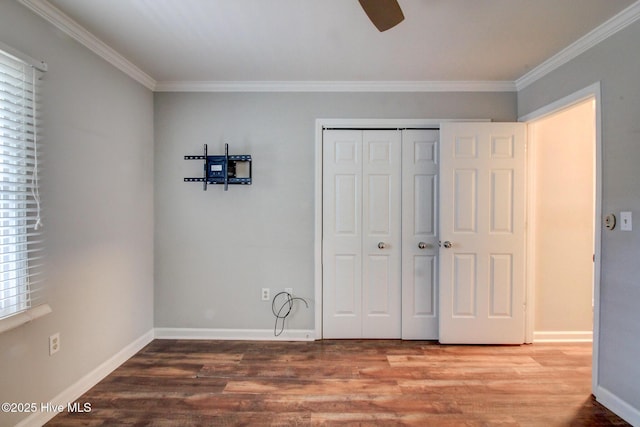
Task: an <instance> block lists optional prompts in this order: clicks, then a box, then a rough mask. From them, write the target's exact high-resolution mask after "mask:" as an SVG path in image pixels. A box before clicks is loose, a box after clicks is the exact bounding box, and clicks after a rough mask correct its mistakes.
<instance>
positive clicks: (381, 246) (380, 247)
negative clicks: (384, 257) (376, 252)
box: [378, 242, 387, 249]
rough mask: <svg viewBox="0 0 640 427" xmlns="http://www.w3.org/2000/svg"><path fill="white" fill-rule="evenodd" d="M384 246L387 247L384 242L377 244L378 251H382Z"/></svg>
mask: <svg viewBox="0 0 640 427" xmlns="http://www.w3.org/2000/svg"><path fill="white" fill-rule="evenodd" d="M385 246H387V245H385V244H384V242H380V243H378V249H384V248H385Z"/></svg>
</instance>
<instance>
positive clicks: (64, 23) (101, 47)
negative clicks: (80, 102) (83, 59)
mask: <svg viewBox="0 0 640 427" xmlns="http://www.w3.org/2000/svg"><path fill="white" fill-rule="evenodd" d="M19 1H20V3H21V4H23V5H24V6H26V7H27V8H29V9H31V10H32V11H33V12H35V13H36V14H38V15H40V16H41V17H42V18H44V19H45V20H46V21H48V22H49V23H51V24H53V25H54V26H55V27H56V28H58V29H59V30H61V31H63V32H64V33H65V34H67V35H69V36H70V37H71V38H73V39H75V40H76V41H78V42H80V43H81V44H82V45H84V46H85V47H87V48H89V49H90V50H91V51H93V52H94V53H95V54H97V55H98V56H100V57H102V58H103V59H104V60H106V61H107V62H109V63H110V64H111V65H113V66H114V67H116V68H118V69H119V70H120V71H122V72H124V73H125V74H127V75H128V76H129V77H131V78H132V79H134V80H136V81H137V82H139V83H141V84H142V85H143V86H145V87H147V88H148V89H151V90H154V89H155V85H156V81H155V80H154V79H153V78H152V77H151V76H149V75H148V74H146V73H145V72H144V71H142V70H141V69H140V68H138V67H137V66H135V65H134V64H133V63H132V62H131V61H129V60H128V59H126V58H125V57H124V56H122V55H120V54H119V53H118V52H116V51H115V50H113V49H112V48H111V47H109V46H108V45H107V44H106V43H104V42H103V41H102V40H100V39H98V38H97V37H96V36H94V35H93V34H91V33H90V32H89V31H87V30H86V29H85V28H84V27H82V26H81V25H80V24H78V23H77V22H75V21H74V20H73V19H71V18H70V17H68V16H67V15H65V14H64V13H63V12H62V11H61V10H60V9H58V8H56V7H55V6H53V5H52V4H51V3H49V2H48V1H46V0H19Z"/></svg>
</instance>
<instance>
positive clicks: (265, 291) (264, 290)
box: [262, 288, 270, 301]
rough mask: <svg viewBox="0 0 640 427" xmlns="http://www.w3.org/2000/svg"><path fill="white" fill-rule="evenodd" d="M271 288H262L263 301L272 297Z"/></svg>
mask: <svg viewBox="0 0 640 427" xmlns="http://www.w3.org/2000/svg"><path fill="white" fill-rule="evenodd" d="M269 294H270V292H269V288H262V301H269V299H270V295H269Z"/></svg>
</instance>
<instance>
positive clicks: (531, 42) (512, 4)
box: [38, 0, 634, 83]
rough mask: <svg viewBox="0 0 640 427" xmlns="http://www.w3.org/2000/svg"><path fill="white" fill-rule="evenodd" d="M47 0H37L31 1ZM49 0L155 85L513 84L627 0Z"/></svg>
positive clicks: (621, 8) (619, 8) (627, 2)
mask: <svg viewBox="0 0 640 427" xmlns="http://www.w3.org/2000/svg"><path fill="white" fill-rule="evenodd" d="M38 2H39V3H45V4H47V2H46V1H38ZM399 2H400V5H401V7H402V9H403V11H404V14H405V17H406V19H405V20H404V22H402V23H401V24H399V25H398V26H397V27H395V28H392V29H391V30H388V31H386V32H384V33H380V32H378V31H377V30H376V28H375V27H374V26H373V25H372V24H371V22H370V21H369V20H368V18H367V16H366V15H365V13H364V12H363V10H362V9H361V7H360V5H359V3H358V1H357V0H91V1H87V0H49V3H48V6H49V7H50V6H51V5H53V6H54V7H55V8H57V9H59V11H61V12H62V13H63V14H65V15H67V17H69V18H71V19H72V20H73V21H75V22H76V23H77V24H79V25H80V26H82V27H84V28H85V29H86V30H87V31H88V32H90V33H92V34H93V35H95V36H96V37H97V38H98V39H100V40H101V41H102V42H104V43H106V45H108V46H110V47H111V48H113V49H114V50H115V51H116V52H118V53H119V54H120V55H122V56H123V57H124V58H126V59H127V60H128V61H130V62H131V63H132V64H135V66H137V67H138V68H140V69H141V70H142V71H144V73H146V74H148V75H149V76H150V77H151V78H152V79H154V80H155V81H156V82H159V83H161V82H247V81H248V82H259V81H283V82H285V81H298V82H300V81H313V82H331V81H341V82H344V81H396V82H398V81H399V82H403V81H511V82H513V81H515V80H517V79H518V78H520V77H522V76H523V75H525V74H526V73H528V72H529V71H530V70H532V69H533V68H535V67H537V66H539V65H540V64H541V63H543V62H544V61H545V60H547V59H548V58H550V57H552V56H553V55H555V54H557V53H558V52H559V51H561V50H562V49H563V48H565V47H567V46H568V45H570V44H572V43H574V42H575V41H576V40H578V39H580V38H581V37H583V36H585V35H586V34H587V33H589V32H590V31H591V30H593V29H595V28H596V27H598V26H599V25H601V24H602V23H604V22H605V21H607V20H608V19H610V18H611V17H613V16H614V15H616V14H617V13H619V12H620V11H622V10H623V9H625V8H627V7H628V6H629V5H631V4H632V3H634V2H633V0H399Z"/></svg>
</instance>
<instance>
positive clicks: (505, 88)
mask: <svg viewBox="0 0 640 427" xmlns="http://www.w3.org/2000/svg"><path fill="white" fill-rule="evenodd" d="M515 90H516V86H515V83H514V82H511V81H173V82H171V81H167V82H162V81H160V82H157V84H156V87H155V91H156V92H515Z"/></svg>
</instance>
